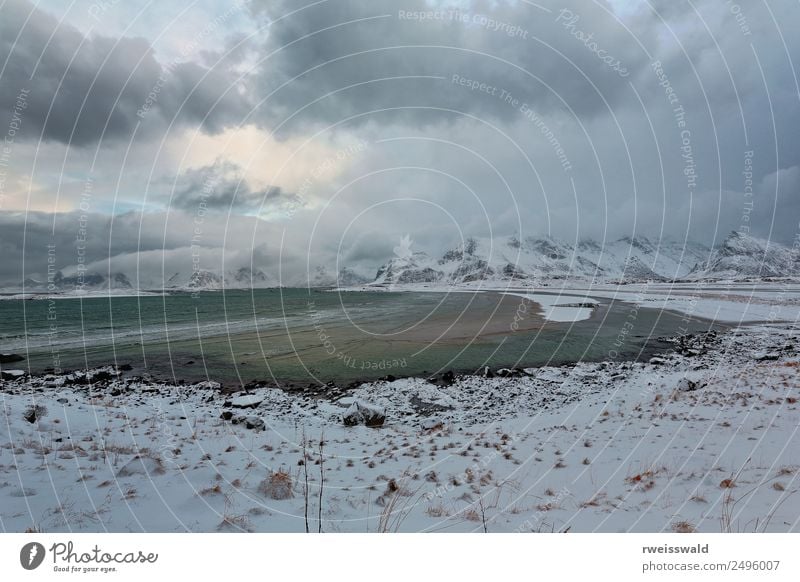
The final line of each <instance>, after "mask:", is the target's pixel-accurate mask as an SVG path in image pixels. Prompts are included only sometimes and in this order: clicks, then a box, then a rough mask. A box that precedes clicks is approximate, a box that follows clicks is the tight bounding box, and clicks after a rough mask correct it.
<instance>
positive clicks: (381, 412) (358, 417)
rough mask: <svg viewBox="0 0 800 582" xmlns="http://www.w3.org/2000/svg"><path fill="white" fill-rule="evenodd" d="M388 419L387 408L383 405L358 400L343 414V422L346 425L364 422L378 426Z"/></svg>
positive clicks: (365, 424) (370, 425)
mask: <svg viewBox="0 0 800 582" xmlns="http://www.w3.org/2000/svg"><path fill="white" fill-rule="evenodd" d="M385 421H386V410H385V409H384V408H383V407H381V406H376V405H374V404H367V403H366V402H361V401H358V400H356V401H355V402H353V404H351V405H350V408H348V409H347V411H345V413H344V414H343V415H342V422H343V423H344V425H345V426H357V425H360V424H363V425H364V426H369V427H373V428H377V427H380V426H383V423H384V422H385Z"/></svg>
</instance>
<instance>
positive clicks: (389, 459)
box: [0, 287, 800, 532]
mask: <svg viewBox="0 0 800 582" xmlns="http://www.w3.org/2000/svg"><path fill="white" fill-rule="evenodd" d="M640 291H641V290H640ZM596 292H597V290H596V289H592V291H591V292H586V295H587V296H596ZM626 292H627V290H626ZM630 292H631V293H634V292H635V290H630ZM704 292H705V291H704ZM583 293H584V292H578V291H577V290H576V291H573V292H571V293H570V294H571V295H577V296H581V297H582V296H583ZM709 293H710V292H709ZM776 293H780V289H779V288H778V287H775V289H774V292H772V293H766V294H765V295H759V296H758V297H759V299H758V300H757V301H752V302H751V301H737V300H735V299H730V298H719V297H713V296H710V297H709V296H706V299H704V300H705V301H709V302H716V304H717V305H719V304H720V302H721V301H726V302H727V303H724V305H725V306H727V305H728V304H730V305H737V304H738V305H740V306H742V307H743V308H744V309H740V311H739V314H738V317H733V316H730V317H728V321H729V322H730V323H731V324H734V326H733V328H732V329H731V330H730V331H727V332H720V333H717V332H712V333H708V334H694V335H690V336H682V337H673V338H670V345H671V346H672V349H670V350H668V351H667V353H665V354H663V355H662V356H659V357H656V358H653V359H651V360H650V361H649V362H641V363H633V362H628V361H620V360H619V359H617V358H615V357H613V354H611V355H610V356H609V358H607V359H606V360H605V361H601V362H595V363H577V364H570V365H565V366H545V367H541V368H529V369H525V370H489V371H488V373H487V374H483V375H467V376H457V375H456V376H451V375H448V374H439V375H437V376H435V377H433V378H405V379H394V378H391V377H388V378H386V379H384V380H381V381H375V382H368V383H365V384H362V385H360V386H357V387H349V388H344V387H333V388H332V387H327V388H325V389H320V390H312V389H308V390H305V391H303V392H299V391H298V392H286V391H283V390H280V389H277V388H272V387H260V388H251V389H249V390H247V391H244V392H237V393H224V392H222V391H220V389H219V386H218V385H217V384H215V383H214V382H204V383H199V384H191V385H190V384H165V383H160V382H157V381H154V380H152V379H147V378H139V377H131V376H130V375H127V374H125V373H124V372H121V371H119V370H116V369H114V368H104V369H100V370H96V371H93V372H90V373H89V374H82V373H78V374H61V375H49V376H38V377H33V378H32V377H28V376H27V375H25V374H24V372H23V374H18V373H13V372H11V367H12V366H13V367H14V368H21V367H22V366H20V365H19V363H16V364H8V365H4V366H3V375H4V379H3V381H2V387H1V389H0V395H2V405H3V423H2V428H1V429H0V500H2V501H1V502H0V507H1V508H2V509H1V510H0V526H1V527H2V529H3V530H4V531H26V530H36V531H48V532H52V531H187V530H188V531H298V532H299V531H306V528H308V529H309V530H311V531H318V530H319V529H320V528H321V529H322V530H323V531H359V532H364V531H370V532H375V531H489V532H516V531H519V532H531V531H532V532H551V531H570V532H582V531H611V532H617V531H648V532H657V531H678V532H681V531H706V532H719V531H724V532H725V531H759V532H760V531H769V532H775V531H797V530H798V527H799V524H800V521H799V520H800V496H798V495H797V490H798V487H800V483H798V478H797V475H798V474H800V473H798V471H800V456H798V453H797V451H798V450H800V448H798V446H797V445H798V441H799V440H800V436H799V435H798V434H797V432H798V428H800V410H799V409H798V405H797V400H798V390H797V387H798V382H797V371H798V369H799V368H800V333H799V332H798V330H797V329H796V326H795V324H794V322H796V321H797V314H796V313H794V311H795V310H796V309H797V306H796V301H794V300H793V299H792V297H791V296H790V295H791V294H788V295H787V294H785V293H784V294H783V295H780V296H777V295H776ZM750 295H751V296H752V293H750ZM686 296H687V297H689V298H691V297H692V296H693V294H692V293H690V292H688V291H687V293H686ZM645 299H647V298H642V297H640V300H639V301H638V302H637V301H634V300H633V299H631V305H637V304H641V306H643V307H644V308H650V307H656V306H657V307H659V308H663V307H664V305H661V304H658V305H653V304H654V303H655V302H651V301H647V300H645ZM698 301H703V300H702V299H701V300H696V301H695V302H694V303H691V305H694V306H696V305H697V304H698ZM751 303H752V304H753V305H762V304H763V305H765V306H769V305H771V306H772V312H775V310H776V309H777V310H778V314H779V317H772V318H770V316H769V310H767V311H765V312H764V313H762V311H763V309H762V308H761V307H759V308H758V309H759V311H758V317H748V316H747V315H746V313H747V309H749V307H747V306H748V305H750V304H751ZM669 307H672V308H683V309H685V310H687V311H688V310H689V309H690V300H687V301H686V302H680V301H679V302H676V303H674V304H669ZM695 308H696V307H695ZM576 309H585V308H584V307H579V308H576ZM717 312H719V310H717ZM756 319H758V320H761V321H762V323H742V324H741V325H738V326H736V325H735V324H737V323H739V322H747V321H754V320H756ZM37 407H39V408H37ZM354 410H356V411H357V412H358V411H361V416H360V417H358V416H356V417H353V418H355V420H354V422H355V423H359V421H363V420H364V417H365V415H366V416H370V415H372V416H374V419H378V420H377V421H376V422H374V423H373V424H379V425H380V426H378V427H369V426H363V425H360V424H359V425H357V426H347V425H346V423H345V422H344V421H345V420H346V419H347V418H348V415H352V414H353V411H354ZM347 424H352V423H350V422H349V423H347Z"/></svg>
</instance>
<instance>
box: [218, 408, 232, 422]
mask: <svg viewBox="0 0 800 582" xmlns="http://www.w3.org/2000/svg"><path fill="white" fill-rule="evenodd" d="M219 417H220V418H221V419H222V420H231V419H232V418H233V413H232V412H231V411H230V410H224V411H223V412H222V414H220V415H219Z"/></svg>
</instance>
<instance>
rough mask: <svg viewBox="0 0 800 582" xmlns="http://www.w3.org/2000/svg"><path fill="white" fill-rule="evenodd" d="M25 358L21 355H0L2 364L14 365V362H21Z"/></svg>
mask: <svg viewBox="0 0 800 582" xmlns="http://www.w3.org/2000/svg"><path fill="white" fill-rule="evenodd" d="M24 359H25V358H24V356H20V355H19V354H0V364H13V363H14V362H21V361H22V360H24Z"/></svg>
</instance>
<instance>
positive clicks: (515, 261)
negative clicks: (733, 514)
mask: <svg viewBox="0 0 800 582" xmlns="http://www.w3.org/2000/svg"><path fill="white" fill-rule="evenodd" d="M412 247H413V242H412V241H411V240H410V238H409V237H403V238H402V239H401V241H400V244H398V245H397V246H395V247H394V255H395V256H394V257H392V258H391V259H390V260H388V261H387V262H386V263H384V264H383V265H381V266H379V267H378V268H377V270H376V272H375V276H374V277H373V278H370V277H365V276H363V274H362V273H363V272H364V268H363V265H362V266H360V270H359V269H356V268H353V267H350V266H344V267H341V268H340V269H339V270H338V272H337V271H336V270H331V269H329V268H327V267H325V266H318V267H316V268H315V269H314V270H312V272H311V273H310V275H309V276H308V277H305V278H303V280H302V281H288V280H282V279H281V278H280V277H279V276H278V274H277V273H268V272H265V271H264V270H262V269H258V268H250V267H240V268H236V269H232V270H229V271H226V272H224V273H221V272H214V271H211V270H190V271H187V272H176V273H174V274H172V275H169V274H166V275H165V276H164V282H163V284H162V283H161V281H158V282H152V281H148V282H143V281H137V279H136V276H135V274H131V273H127V274H126V273H121V272H119V273H112V274H111V275H110V276H109V275H108V274H100V273H84V274H83V277H82V278H79V277H78V276H76V275H71V276H65V275H63V274H62V273H60V272H58V273H56V275H55V277H53V278H52V280H51V281H49V282H42V281H37V280H33V279H28V280H26V281H25V285H24V288H25V291H27V292H70V291H74V290H75V289H76V288H80V289H82V290H84V291H88V292H100V291H110V292H116V293H124V292H126V291H128V290H130V291H133V290H136V289H173V290H184V291H196V290H203V289H206V290H214V289H249V288H267V287H278V286H280V285H281V284H282V285H284V286H293V285H295V286H306V285H311V286H315V287H334V286H338V287H353V286H362V285H366V286H371V287H375V288H386V287H390V288H391V287H393V286H395V285H409V284H411V285H413V284H416V283H427V284H431V283H433V284H463V283H469V282H473V281H509V280H516V281H520V282H523V281H524V282H525V284H527V285H531V286H536V285H538V284H540V283H541V284H544V283H547V282H551V281H558V280H567V281H569V280H574V281H580V282H595V283H629V282H639V281H701V280H702V281H719V280H747V279H749V280H758V279H771V278H785V277H786V278H800V252H799V251H798V249H797V248H789V247H787V246H784V245H781V244H778V243H774V242H769V241H766V240H763V239H758V238H754V237H752V236H748V235H745V234H742V233H738V232H732V233H731V234H730V235H728V237H727V238H726V239H725V240H724V241H723V242H722V244H720V245H719V246H717V247H715V248H709V247H707V246H705V245H702V244H698V243H692V242H679V241H665V240H663V239H662V240H657V241H654V240H650V239H647V238H645V237H642V236H637V237H623V238H620V239H618V240H615V241H611V242H603V243H600V242H597V241H592V240H582V241H579V242H577V243H570V242H566V241H562V240H558V239H555V238H552V237H527V238H524V239H520V238H518V237H516V236H512V237H507V238H498V239H475V238H469V239H467V240H466V241H465V242H463V243H462V244H459V245H458V246H456V247H455V248H453V249H451V250H448V251H446V252H444V253H442V254H441V255H440V256H438V257H436V256H431V255H429V254H427V253H425V252H424V251H420V250H416V249H414V248H412Z"/></svg>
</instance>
